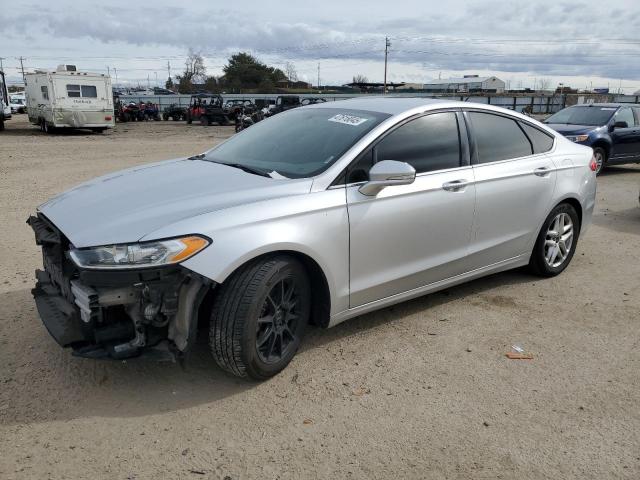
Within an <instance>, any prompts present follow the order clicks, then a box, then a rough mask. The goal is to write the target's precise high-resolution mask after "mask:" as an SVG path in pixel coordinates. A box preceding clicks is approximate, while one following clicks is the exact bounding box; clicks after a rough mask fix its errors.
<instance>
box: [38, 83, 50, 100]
mask: <svg viewBox="0 0 640 480" xmlns="http://www.w3.org/2000/svg"><path fill="white" fill-rule="evenodd" d="M40 92H41V93H42V98H43V99H45V100H49V89H48V88H47V87H46V86H42V87H40Z"/></svg>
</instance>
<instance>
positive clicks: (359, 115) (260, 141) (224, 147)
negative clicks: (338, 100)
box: [204, 108, 390, 178]
mask: <svg viewBox="0 0 640 480" xmlns="http://www.w3.org/2000/svg"><path fill="white" fill-rule="evenodd" d="M389 116H390V115H386V114H383V113H374V112H368V111H360V110H349V109H343V108H299V109H295V110H289V111H287V112H283V113H279V114H278V115H275V116H274V117H271V118H268V119H266V120H263V121H261V122H258V123H256V124H255V125H252V126H251V127H250V128H247V129H246V130H243V131H242V132H241V133H240V134H238V135H236V136H234V137H231V138H230V139H229V140H227V141H226V142H224V143H223V144H221V145H220V146H218V147H216V148H214V149H213V150H210V151H208V152H207V153H206V154H205V156H204V159H205V160H210V161H214V162H220V163H229V164H231V163H233V164H240V165H245V166H248V167H251V168H254V169H259V170H263V171H266V172H274V171H275V172H276V173H279V174H280V175H283V176H285V177H289V178H304V177H311V176H314V175H317V174H319V173H322V172H323V171H325V170H326V169H327V168H329V166H331V164H333V163H334V162H335V161H336V160H338V159H339V158H340V157H341V156H342V155H343V154H344V153H345V152H346V151H347V150H348V149H349V148H350V147H351V146H352V145H353V144H354V143H356V142H357V141H358V140H360V138H362V137H363V136H364V135H365V134H366V133H367V132H369V131H370V130H371V129H373V127H375V126H376V125H378V124H379V123H380V122H382V121H383V120H384V119H386V118H388V117H389Z"/></svg>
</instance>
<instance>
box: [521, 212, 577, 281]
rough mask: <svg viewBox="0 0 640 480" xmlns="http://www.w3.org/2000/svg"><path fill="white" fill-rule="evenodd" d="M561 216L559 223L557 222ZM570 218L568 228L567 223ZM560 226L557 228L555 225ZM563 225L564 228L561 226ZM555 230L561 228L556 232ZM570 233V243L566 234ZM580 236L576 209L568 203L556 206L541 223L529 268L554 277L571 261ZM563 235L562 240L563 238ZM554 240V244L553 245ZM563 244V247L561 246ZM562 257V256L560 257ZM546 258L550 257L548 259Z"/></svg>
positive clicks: (541, 274)
mask: <svg viewBox="0 0 640 480" xmlns="http://www.w3.org/2000/svg"><path fill="white" fill-rule="evenodd" d="M559 218H562V221H561V223H557V222H558V221H559ZM567 219H569V220H570V223H571V225H570V230H569V229H568V228H569V223H568V221H567ZM558 226H559V227H561V228H557V227H558ZM562 227H564V228H562ZM556 230H562V232H564V233H562V232H558V231H556ZM569 233H571V237H570V242H571V243H570V245H567V243H568V237H567V235H568V234H569ZM579 236H580V220H579V218H578V214H577V213H576V209H575V208H573V206H572V205H569V204H568V203H561V204H560V205H558V206H556V207H555V208H554V209H553V210H552V211H551V213H550V214H549V216H548V217H547V218H546V219H545V221H544V223H543V224H542V229H541V230H540V233H539V234H538V238H537V239H536V244H535V246H534V247H533V251H532V252H531V259H530V260H529V269H530V270H531V271H532V272H533V273H534V274H536V275H540V276H542V277H555V276H556V275H559V274H560V273H562V272H563V271H564V269H565V268H567V266H568V265H569V263H571V259H572V258H573V254H574V253H575V251H576V246H577V245H578V237H579ZM563 237H564V240H563ZM554 242H555V245H554ZM562 245H564V247H562ZM562 257H563V258H562ZM548 259H551V261H549V260H548Z"/></svg>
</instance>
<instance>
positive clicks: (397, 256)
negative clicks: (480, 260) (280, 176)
mask: <svg viewBox="0 0 640 480" xmlns="http://www.w3.org/2000/svg"><path fill="white" fill-rule="evenodd" d="M458 120H459V119H458V115H457V114H456V113H454V112H439V113H433V114H429V115H425V116H422V117H419V118H417V119H413V120H410V121H408V122H406V123H404V124H403V125H401V126H399V127H397V128H396V129H395V130H393V131H392V132H391V133H389V134H388V135H387V136H385V137H384V138H383V139H382V140H380V141H379V142H378V143H377V144H376V145H375V146H373V147H372V149H371V150H369V151H367V152H366V153H365V154H364V155H363V156H362V157H361V159H360V160H359V161H358V162H356V164H354V166H353V167H354V168H352V169H351V170H350V171H349V172H347V177H348V178H347V183H348V184H349V183H353V182H354V181H355V182H358V181H361V180H366V178H363V176H364V177H366V175H367V172H368V167H370V165H371V164H373V163H375V162H377V161H382V160H397V161H404V162H407V163H409V164H410V165H412V166H413V167H414V168H415V169H416V173H417V177H416V179H415V181H414V183H412V184H411V185H402V186H393V187H387V188H385V189H384V190H382V191H381V192H380V193H378V195H377V196H375V197H369V196H365V195H363V194H361V193H360V192H359V190H358V188H359V185H357V184H356V185H351V186H348V187H347V207H348V212H349V225H350V307H351V308H354V307H357V306H360V305H363V304H366V303H369V302H373V301H376V300H380V299H383V298H386V297H389V296H392V295H395V294H398V293H403V292H406V291H409V290H412V289H415V288H419V287H422V286H425V285H428V284H430V283H434V282H437V281H439V280H443V279H446V278H450V277H453V276H455V275H458V274H461V273H464V272H465V271H467V268H466V261H465V256H466V254H467V248H468V246H469V240H470V235H471V226H472V223H473V215H474V206H475V184H474V179H473V170H472V167H471V166H469V165H468V160H467V158H465V157H466V150H464V151H465V154H464V155H463V154H462V151H461V150H463V149H461V141H460V135H459V127H458V126H459V123H458ZM460 120H461V117H460ZM363 165H364V167H363ZM349 176H351V179H349Z"/></svg>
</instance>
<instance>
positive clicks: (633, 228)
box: [592, 197, 640, 235]
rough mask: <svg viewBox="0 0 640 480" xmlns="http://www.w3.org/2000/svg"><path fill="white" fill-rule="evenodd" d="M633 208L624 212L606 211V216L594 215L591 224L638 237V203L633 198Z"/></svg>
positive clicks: (639, 210) (639, 222)
mask: <svg viewBox="0 0 640 480" xmlns="http://www.w3.org/2000/svg"><path fill="white" fill-rule="evenodd" d="M633 201H634V203H636V205H635V206H633V207H631V208H628V209H626V210H619V211H612V210H607V212H606V214H602V215H594V216H593V220H592V221H593V224H594V225H597V226H599V227H603V228H607V229H609V230H614V231H616V232H621V233H631V234H634V235H640V203H637V202H638V199H637V198H635V197H634V198H633Z"/></svg>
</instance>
